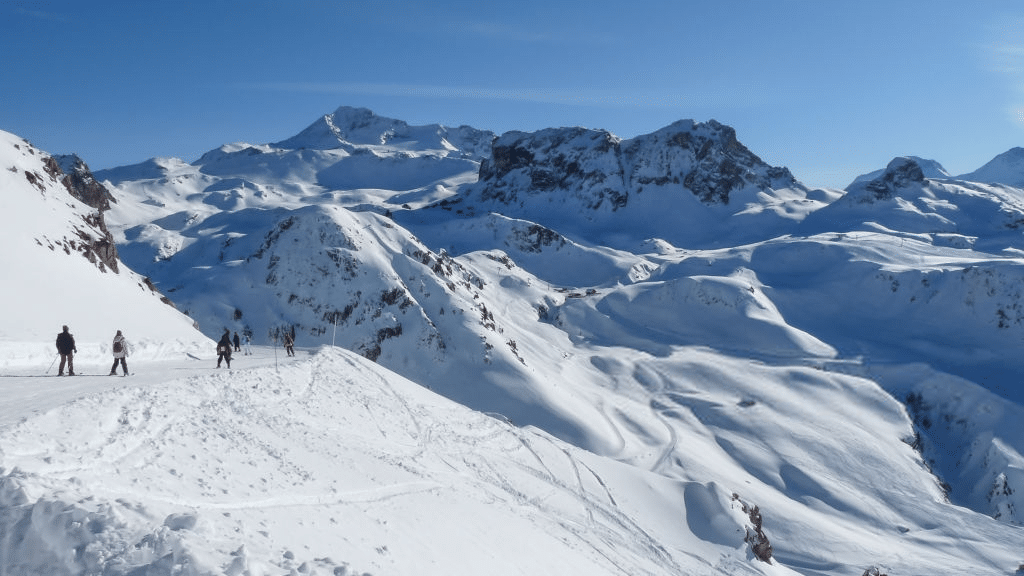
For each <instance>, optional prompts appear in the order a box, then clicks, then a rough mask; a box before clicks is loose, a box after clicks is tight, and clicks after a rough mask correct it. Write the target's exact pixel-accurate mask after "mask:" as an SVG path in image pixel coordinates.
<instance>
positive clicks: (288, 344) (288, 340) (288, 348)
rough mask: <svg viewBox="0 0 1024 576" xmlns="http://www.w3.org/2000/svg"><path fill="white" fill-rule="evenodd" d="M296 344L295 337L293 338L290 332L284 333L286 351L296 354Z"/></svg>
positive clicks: (292, 354)
mask: <svg viewBox="0 0 1024 576" xmlns="http://www.w3.org/2000/svg"><path fill="white" fill-rule="evenodd" d="M294 345H295V339H293V338H292V335H291V334H290V333H287V332H286V333H285V335H284V351H285V352H287V353H288V355H289V356H295V349H294V348H293V346H294Z"/></svg>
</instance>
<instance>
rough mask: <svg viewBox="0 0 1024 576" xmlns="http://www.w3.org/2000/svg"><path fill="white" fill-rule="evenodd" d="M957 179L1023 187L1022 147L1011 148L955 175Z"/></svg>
mask: <svg viewBox="0 0 1024 576" xmlns="http://www.w3.org/2000/svg"><path fill="white" fill-rule="evenodd" d="M957 179H958V180H968V181H970V182H981V183H983V184H996V183H998V184H1005V185H1007V186H1014V187H1017V188H1021V187H1024V148H1019V147H1018V148H1011V149H1010V150H1007V151H1006V152H1003V153H1002V154H1000V155H998V156H996V157H995V158H993V159H992V160H990V161H989V162H987V163H986V164H985V165H984V166H982V167H981V168H978V169H977V170H975V171H974V172H968V173H967V174H962V175H960V176H958V177H957Z"/></svg>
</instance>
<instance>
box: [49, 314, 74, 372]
mask: <svg viewBox="0 0 1024 576" xmlns="http://www.w3.org/2000/svg"><path fill="white" fill-rule="evenodd" d="M76 352H78V348H77V347H76V346H75V337H74V336H72V335H71V332H68V327H67V326H64V331H63V332H61V333H60V334H57V353H58V354H60V367H59V368H57V376H63V375H64V363H65V362H66V363H67V365H68V376H74V375H75V353H76ZM51 366H52V364H51Z"/></svg>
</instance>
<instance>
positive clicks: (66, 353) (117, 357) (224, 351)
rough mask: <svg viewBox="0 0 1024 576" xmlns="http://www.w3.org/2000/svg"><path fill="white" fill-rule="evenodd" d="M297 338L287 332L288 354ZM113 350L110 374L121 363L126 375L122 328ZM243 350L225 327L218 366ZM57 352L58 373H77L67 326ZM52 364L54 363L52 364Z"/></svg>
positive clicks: (248, 342) (247, 347)
mask: <svg viewBox="0 0 1024 576" xmlns="http://www.w3.org/2000/svg"><path fill="white" fill-rule="evenodd" d="M294 346H295V339H294V338H293V337H292V335H291V334H289V333H285V335H284V349H285V351H286V352H287V353H288V356H295V349H294ZM110 349H111V352H112V354H113V355H114V364H113V365H112V366H111V367H110V376H115V375H117V365H118V364H121V370H122V372H123V373H124V375H125V376H127V375H128V361H127V360H126V358H128V342H127V341H126V340H125V338H124V334H122V333H121V331H120V330H118V331H117V334H115V335H114V341H113V343H112V344H111V347H110ZM232 351H234V352H241V351H242V339H241V338H239V336H238V332H235V335H234V338H232V337H231V331H230V330H228V329H227V328H225V329H224V334H223V335H221V337H220V340H219V341H218V342H217V368H220V365H221V362H222V361H223V362H224V363H225V364H226V365H227V367H228V368H231V352H232ZM57 353H58V354H59V355H60V367H59V368H58V369H57V375H58V376H63V375H64V367H65V366H67V369H68V376H74V375H75V354H77V353H78V347H77V346H76V345H75V337H74V336H73V335H72V334H71V332H70V331H69V330H68V327H67V326H63V331H62V332H61V333H59V334H57ZM244 354H245V355H246V356H249V355H251V354H252V338H251V337H250V336H249V335H248V334H246V335H245V352H244ZM51 366H52V364H51Z"/></svg>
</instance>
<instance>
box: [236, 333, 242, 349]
mask: <svg viewBox="0 0 1024 576" xmlns="http://www.w3.org/2000/svg"><path fill="white" fill-rule="evenodd" d="M234 342H235V352H241V351H242V340H241V339H240V338H239V337H238V332H235V338H234Z"/></svg>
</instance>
